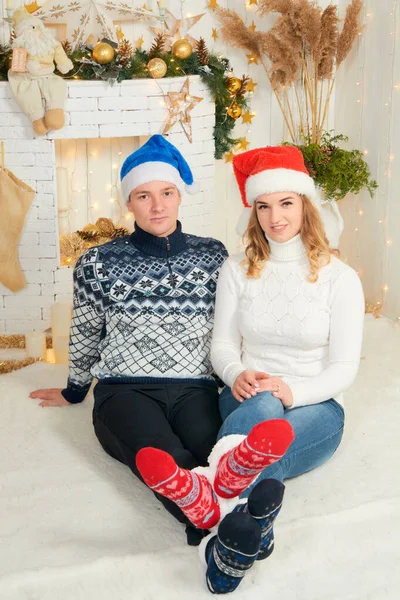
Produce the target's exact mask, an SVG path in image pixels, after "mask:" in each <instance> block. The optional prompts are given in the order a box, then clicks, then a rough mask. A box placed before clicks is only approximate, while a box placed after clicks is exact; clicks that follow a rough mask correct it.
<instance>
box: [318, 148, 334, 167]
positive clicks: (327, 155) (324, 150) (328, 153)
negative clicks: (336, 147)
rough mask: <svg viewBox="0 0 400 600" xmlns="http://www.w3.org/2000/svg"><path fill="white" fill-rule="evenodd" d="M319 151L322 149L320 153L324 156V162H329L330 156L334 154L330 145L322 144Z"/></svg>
mask: <svg viewBox="0 0 400 600" xmlns="http://www.w3.org/2000/svg"><path fill="white" fill-rule="evenodd" d="M319 151H320V154H322V155H323V156H324V162H325V163H328V162H329V161H330V158H331V155H332V150H331V148H329V146H321V147H320V149H319Z"/></svg>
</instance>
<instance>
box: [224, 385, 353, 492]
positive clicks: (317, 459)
mask: <svg viewBox="0 0 400 600" xmlns="http://www.w3.org/2000/svg"><path fill="white" fill-rule="evenodd" d="M219 409H220V413H221V417H222V420H223V424H222V427H221V429H220V430H219V434H218V439H221V438H222V437H224V436H226V435H230V434H232V433H236V434H243V435H247V434H248V433H249V432H250V430H251V429H252V427H253V426H254V425H256V424H257V423H261V422H262V421H267V420H269V419H286V420H287V421H289V423H290V424H291V426H292V427H293V431H294V434H295V439H294V441H293V443H292V444H291V446H290V447H289V449H288V451H287V452H286V454H285V456H283V458H281V460H279V461H278V462H276V463H274V464H273V465H271V466H270V467H267V468H266V469H264V471H263V472H262V474H261V475H260V477H259V478H258V479H257V483H258V482H259V481H260V480H261V479H264V478H272V479H279V481H283V480H284V479H289V478H290V477H297V475H301V474H302V473H306V472H307V471H311V470H312V469H315V468H316V467H319V466H320V465H322V464H323V463H324V462H326V461H327V460H328V459H329V458H330V457H331V456H332V455H333V453H334V452H335V450H336V449H337V447H338V446H339V444H340V441H341V439H342V435H343V427H344V411H343V408H342V407H341V406H340V404H338V403H337V402H336V401H335V400H332V399H331V400H327V401H326V402H320V403H319V404H311V405H309V406H300V407H299V408H293V409H290V410H289V409H286V408H284V406H283V405H282V403H281V401H280V400H278V399H277V398H275V397H274V396H273V395H272V394H271V392H260V393H259V394H257V396H254V397H253V398H250V399H249V400H245V401H244V402H242V403H240V402H238V401H237V400H235V398H234V397H233V395H232V392H231V390H230V388H228V387H225V388H224V389H223V390H222V392H221V394H220V398H219ZM253 485H254V484H253ZM251 489H252V486H249V487H248V488H247V490H246V491H245V492H244V493H243V494H242V496H241V497H244V498H246V497H247V496H248V494H249V493H250V491H251Z"/></svg>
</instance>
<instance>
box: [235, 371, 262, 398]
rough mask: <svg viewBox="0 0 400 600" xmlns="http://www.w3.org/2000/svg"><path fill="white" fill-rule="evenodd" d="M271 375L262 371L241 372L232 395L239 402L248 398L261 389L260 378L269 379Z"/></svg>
mask: <svg viewBox="0 0 400 600" xmlns="http://www.w3.org/2000/svg"><path fill="white" fill-rule="evenodd" d="M268 377H269V375H267V373H263V372H262V371H250V370H246V371H243V372H242V373H240V375H238V376H237V377H236V379H235V383H234V384H233V386H232V395H233V397H234V398H235V399H236V400H237V401H238V402H243V400H248V399H249V398H251V397H252V396H255V395H256V394H257V393H258V392H259V391H260V386H259V380H261V379H268Z"/></svg>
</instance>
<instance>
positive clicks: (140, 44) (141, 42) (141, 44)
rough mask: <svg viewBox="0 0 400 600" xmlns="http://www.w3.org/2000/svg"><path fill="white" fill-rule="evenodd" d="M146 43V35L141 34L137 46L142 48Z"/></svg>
mask: <svg viewBox="0 0 400 600" xmlns="http://www.w3.org/2000/svg"><path fill="white" fill-rule="evenodd" d="M143 44H144V37H143V36H142V35H141V36H140V38H139V39H138V40H136V48H141V47H142V46H143Z"/></svg>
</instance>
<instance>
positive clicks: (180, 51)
mask: <svg viewBox="0 0 400 600" xmlns="http://www.w3.org/2000/svg"><path fill="white" fill-rule="evenodd" d="M192 53H193V46H192V44H191V43H190V42H189V41H188V40H186V39H185V38H182V39H180V40H177V41H176V42H175V44H174V45H173V46H172V54H173V55H174V56H176V58H189V56H192Z"/></svg>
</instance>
